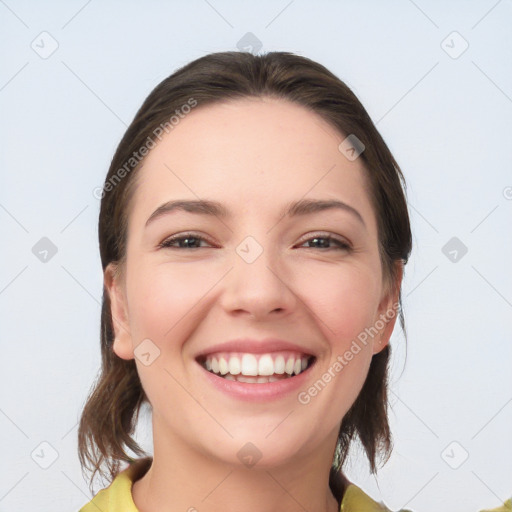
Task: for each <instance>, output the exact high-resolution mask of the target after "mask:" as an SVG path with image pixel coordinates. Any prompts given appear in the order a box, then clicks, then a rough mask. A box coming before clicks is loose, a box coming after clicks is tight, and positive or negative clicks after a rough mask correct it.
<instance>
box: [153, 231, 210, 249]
mask: <svg viewBox="0 0 512 512" xmlns="http://www.w3.org/2000/svg"><path fill="white" fill-rule="evenodd" d="M176 242H178V244H179V246H178V247H176V246H175V245H173V244H175V243H176ZM181 242H184V243H185V245H184V246H181ZM200 242H207V243H209V242H208V240H207V239H206V238H205V237H203V236H201V235H197V234H195V233H184V234H181V235H173V236H171V237H169V238H167V239H166V240H164V241H163V242H162V243H160V244H159V245H158V247H160V248H161V249H163V248H170V249H200V247H197V245H195V244H197V243H200ZM193 245H195V246H193Z"/></svg>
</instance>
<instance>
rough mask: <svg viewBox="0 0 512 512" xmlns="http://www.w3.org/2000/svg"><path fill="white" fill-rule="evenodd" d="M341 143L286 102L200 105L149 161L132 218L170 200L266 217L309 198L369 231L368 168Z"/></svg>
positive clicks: (312, 115) (334, 134)
mask: <svg viewBox="0 0 512 512" xmlns="http://www.w3.org/2000/svg"><path fill="white" fill-rule="evenodd" d="M344 138H345V134H342V133H340V132H339V131H338V130H336V129H335V128H334V127H333V126H331V125H330V124H329V123H328V122H327V121H325V120H324V119H323V118H322V117H321V116H320V115H318V114H316V113H315V112H312V111H310V110H308V109H306V108H305V107H302V106H301V105H297V104H294V103H291V102H289V101H285V100H278V99H274V98H257V99H252V98H251V99H246V98H244V99H241V100H231V101H228V102H223V103H215V104H213V105H207V106H198V107H196V108H195V109H193V110H192V111H191V112H190V113H189V114H187V115H185V116H184V117H183V118H182V119H180V121H179V123H178V124H176V125H175V126H174V127H173V128H172V130H171V131H170V132H169V133H168V134H166V135H164V136H163V137H162V140H161V141H159V142H158V143H157V145H156V147H155V148H154V149H152V150H151V151H150V153H149V154H148V155H147V156H146V158H145V161H144V163H143V166H142V168H141V169H140V170H139V175H138V179H137V182H138V183H137V190H136V193H135V196H134V198H133V200H134V203H135V204H134V205H133V213H134V216H141V215H144V216H146V218H147V216H149V215H150V214H151V212H152V211H153V210H154V208H156V207H157V206H158V205H160V204H161V203H162V202H165V201H168V200H169V199H173V198H189V199H198V198H208V199H216V200H218V201H220V202H223V203H225V204H226V205H228V207H229V208H230V209H235V210H240V209H241V210H247V209H251V208H252V209H254V211H255V212H260V213H261V212H262V211H265V212H269V214H271V212H272V210H273V209H275V210H280V208H281V206H282V205H283V204H284V203H287V202H290V201H294V200H298V199H301V198H303V197H307V198H322V199H340V200H343V201H345V202H347V203H348V204H351V205H352V206H357V208H358V210H359V211H360V212H361V214H362V215H363V216H364V217H365V218H368V222H369V223H370V224H372V219H371V217H372V216H373V211H372V206H371V204H370V199H369V193H368V192H369V190H368V181H367V177H366V169H365V168H364V166H363V163H362V160H361V159H360V158H358V159H356V160H354V161H349V160H348V159H347V158H346V157H345V156H344V154H342V153H341V152H340V151H339V149H338V146H339V144H340V143H341V142H342V141H343V139H344Z"/></svg>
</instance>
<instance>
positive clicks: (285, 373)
mask: <svg viewBox="0 0 512 512" xmlns="http://www.w3.org/2000/svg"><path fill="white" fill-rule="evenodd" d="M196 361H197V363H198V364H200V365H201V366H202V367H203V368H204V369H205V370H206V371H208V372H209V373H212V374H213V375H215V376H217V377H219V378H222V379H225V380H228V381H236V382H244V383H248V384H266V383H269V382H277V381H282V380H289V379H294V378H295V377H297V376H298V375H300V374H301V373H303V372H305V371H306V370H308V369H309V368H311V366H313V364H314V363H315V361H316V358H315V356H313V355H311V354H304V353H300V352H293V351H282V352H272V353H266V354H253V353H243V352H218V353H215V354H207V355H204V356H200V357H198V358H197V359H196Z"/></svg>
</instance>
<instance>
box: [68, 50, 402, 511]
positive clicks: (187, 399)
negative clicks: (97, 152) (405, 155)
mask: <svg viewBox="0 0 512 512" xmlns="http://www.w3.org/2000/svg"><path fill="white" fill-rule="evenodd" d="M402 183H404V179H403V176H402V174H401V171H400V169H399V167H398V165H397V163H396V161H395V159H394V158H393V156H392V155H391V153H390V151H389V149H388V147H387V146H386V144H385V142H384V141H383V139H382V137H381V136H380V134H379V133H378V131H377V129H376V128H375V126H374V124H373V123H372V121H371V119H370V117H369V116H368V114H367V112H366V111H365V109H364V107H363V106H362V105H361V103H360V102H359V101H358V99H357V98H356V97H355V95H354V94H353V93H352V91H351V90H350V89H349V88H348V87H347V86H346V85H345V84H344V83H343V82H342V81H341V80H339V79H338V78H337V77H336V76H335V75H333V74H332V73H331V72H329V71H328V70H327V69H326V68H325V67H323V66H322V65H320V64H318V63H316V62H313V61H311V60H309V59H307V58H304V57H300V56H297V55H294V54H291V53H285V52H272V53H268V54H266V55H260V56H254V55H252V54H250V53H239V52H222V53H216V54H210V55H207V56H205V57H202V58H199V59H197V60H195V61H193V62H191V63H189V64H188V65H186V66H184V67H182V68H181V69H179V70H178V71H177V72H175V73H174V74H173V75H171V76H170V77H168V78H166V79H165V80H164V81H163V82H162V83H160V84H159V85H158V86H157V87H156V88H155V89H154V90H153V91H152V92H151V94H150V95H149V96H148V98H147V99H146V100H145V102H144V103H143V105H142V107H141V108H140V109H139V111H138V112H137V114H136V115H135V118H134V120H133V121H132V123H131V125H130V126H129V127H128V129H127V131H126V133H125V135H124V137H123V139H122V140H121V142H120V144H119V146H118V148H117V151H116V153H115V155H114V158H113V160H112V163H111V166H110V169H109V172H108V175H107V177H106V180H105V184H104V187H103V190H102V191H101V196H102V201H101V211H100V219H99V240H100V253H101V259H102V266H103V272H104V284H105V286H104V296H103V305H102V318H101V323H102V327H101V350H102V371H101V375H100V377H99V380H98V382H97V383H96V384H95V386H94V388H93V390H92V392H91V394H90V396H89V398H88V401H87V403H86V405H85V408H84V411H83V414H82V418H81V421H80V426H79V434H78V435H79V455H80V461H81V464H82V467H88V466H89V467H90V469H91V470H93V471H94V472H93V475H92V477H91V482H92V480H93V478H94V474H95V473H96V472H98V471H99V472H100V473H101V474H104V473H103V470H102V466H106V469H107V470H108V478H109V480H110V481H113V483H112V485H110V486H109V487H108V488H107V489H103V490H102V491H100V492H99V493H98V495H97V496H96V497H95V498H94V500H93V501H92V502H90V503H89V504H87V505H86V506H84V507H83V508H82V509H81V510H82V512H89V511H91V510H97V509H98V507H99V508H100V509H101V510H102V511H104V512H105V511H109V512H113V511H118V510H119V511H121V510H122V511H123V512H127V511H131V512H134V511H140V512H154V511H160V510H190V511H192V510H198V511H200V512H203V511H217V510H241V509H244V510H264V511H273V510H276V511H277V510H279V511H296V510H309V511H315V512H320V511H328V512H334V511H338V510H342V511H345V512H347V511H357V512H363V511H366V510H368V511H370V510H386V509H385V508H384V506H382V508H381V506H380V505H379V504H378V503H377V502H376V501H374V500H373V499H372V498H371V497H370V496H368V495H367V494H365V493H364V492H363V491H362V490H361V489H360V488H359V487H357V486H356V485H355V484H353V483H351V482H350V481H349V480H348V479H347V478H346V477H345V476H344V475H343V472H342V466H343V464H344V462H345V460H346V457H347V455H348V450H349V447H350V444H351V442H352V440H353V439H354V438H355V437H356V436H357V437H358V438H359V440H360V442H361V443H362V446H363V447H364V450H365V452H366V454H367V456H368V459H369V462H370V467H371V471H372V473H375V472H376V458H377V455H378V454H379V453H380V452H383V454H384V456H385V457H386V460H387V458H389V455H390V453H391V445H392V443H391V433H390V430H389V425H388V419H387V378H388V377H387V371H388V361H389V358H390V345H389V339H390V336H391V334H392V332H393V328H394V324H395V321H396V318H397V316H399V317H400V323H401V326H402V329H404V331H405V325H404V318H403V313H402V310H401V282H402V278H403V269H404V265H405V263H406V262H407V260H408V258H409V255H410V253H411V247H412V242H411V230H410V224H409V216H408V211H407V203H406V198H405V194H404V188H405V183H404V185H403V186H404V188H403V186H402ZM143 403H148V404H150V406H151V410H152V423H153V443H154V455H153V456H152V457H148V456H147V454H146V453H145V452H144V451H143V450H142V449H141V448H140V447H139V446H138V445H137V443H136V442H135V441H134V440H133V438H132V437H131V436H132V434H133V432H134V429H135V427H136V420H137V418H138V412H139V409H140V406H141V405H142V404H143ZM127 448H129V449H130V450H132V451H133V452H134V453H135V454H137V455H141V456H145V457H142V458H140V459H137V460H135V459H134V458H132V456H130V455H129V454H128V453H127V451H126V449H127ZM121 462H128V463H130V464H131V465H129V466H128V467H127V468H125V469H124V470H122V471H121V470H120V463H121Z"/></svg>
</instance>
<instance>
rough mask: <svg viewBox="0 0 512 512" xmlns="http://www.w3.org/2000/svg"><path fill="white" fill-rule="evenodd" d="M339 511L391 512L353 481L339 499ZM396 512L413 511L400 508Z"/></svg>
mask: <svg viewBox="0 0 512 512" xmlns="http://www.w3.org/2000/svg"><path fill="white" fill-rule="evenodd" d="M340 512H393V511H392V510H391V509H389V508H388V507H386V505H385V504H384V503H382V502H377V501H375V500H374V499H373V498H371V497H370V496H369V495H368V494H366V493H365V492H364V491H363V490H362V489H361V488H360V487H358V486H357V485H355V484H354V483H351V482H350V483H348V486H347V488H346V490H345V493H344V494H343V499H342V501H341V508H340ZM396 512H413V511H411V510H406V509H400V510H397V511H396Z"/></svg>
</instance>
